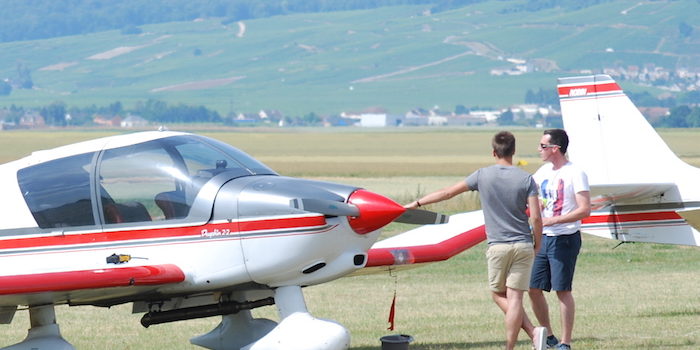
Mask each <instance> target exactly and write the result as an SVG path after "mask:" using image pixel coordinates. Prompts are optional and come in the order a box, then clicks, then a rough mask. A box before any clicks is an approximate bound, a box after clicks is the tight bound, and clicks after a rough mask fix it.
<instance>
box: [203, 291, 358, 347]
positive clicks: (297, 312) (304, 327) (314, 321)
mask: <svg viewBox="0 0 700 350" xmlns="http://www.w3.org/2000/svg"><path fill="white" fill-rule="evenodd" d="M275 304H277V309H278V310H279V315H280V319H281V321H280V323H279V324H275V323H274V322H273V321H270V320H263V319H253V318H252V317H250V312H249V311H247V310H246V311H245V313H239V314H233V315H226V316H223V318H222V321H221V323H220V324H219V326H218V327H216V328H215V329H214V330H212V331H211V332H209V333H207V334H205V335H202V336H199V337H197V338H193V339H192V340H190V342H191V343H193V344H195V345H199V346H202V347H206V348H209V349H213V350H345V349H347V348H348V347H349V346H350V333H349V332H348V330H347V329H345V327H343V326H342V325H340V324H338V323H336V322H333V321H328V320H322V319H318V318H315V317H313V316H312V315H311V314H309V311H308V310H307V309H306V303H305V302H304V295H303V294H302V292H301V287H299V286H286V287H279V288H277V289H276V290H275ZM251 330H254V332H251ZM251 334H255V337H254V338H253V339H251ZM243 339H247V340H245V341H243V342H242V340H243Z"/></svg>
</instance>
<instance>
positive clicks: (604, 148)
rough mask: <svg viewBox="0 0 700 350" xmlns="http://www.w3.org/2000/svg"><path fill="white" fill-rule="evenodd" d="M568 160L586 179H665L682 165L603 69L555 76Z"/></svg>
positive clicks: (602, 181) (597, 181)
mask: <svg viewBox="0 0 700 350" xmlns="http://www.w3.org/2000/svg"><path fill="white" fill-rule="evenodd" d="M558 83H559V84H558V86H557V88H558V92H559V99H560V101H561V112H562V117H563V120H564V128H565V129H566V132H567V133H568V134H569V138H570V140H571V143H570V145H569V151H568V153H569V155H570V157H571V159H572V161H575V163H576V164H577V165H579V166H581V167H582V168H583V169H585V170H586V173H587V174H588V178H589V181H590V182H591V184H613V183H630V182H668V181H669V180H670V176H669V175H670V174H672V173H673V171H674V169H679V168H685V167H686V166H687V165H686V164H685V163H684V162H682V161H681V160H680V159H678V157H676V155H675V154H674V153H673V151H671V149H670V148H669V147H668V146H667V145H666V143H665V142H664V141H663V139H662V138H661V137H660V136H659V135H658V134H657V133H656V131H655V130H654V129H653V128H652V127H651V125H650V124H649V123H648V122H647V121H646V119H645V118H644V116H643V115H642V113H641V112H640V111H639V110H638V109H637V107H635V105H634V104H633V103H632V101H631V100H630V99H629V98H628V97H627V95H625V93H624V92H623V91H622V89H621V88H620V86H619V85H618V84H617V83H616V82H615V81H614V80H613V79H612V78H611V77H610V76H608V75H591V76H582V77H571V78H560V79H558Z"/></svg>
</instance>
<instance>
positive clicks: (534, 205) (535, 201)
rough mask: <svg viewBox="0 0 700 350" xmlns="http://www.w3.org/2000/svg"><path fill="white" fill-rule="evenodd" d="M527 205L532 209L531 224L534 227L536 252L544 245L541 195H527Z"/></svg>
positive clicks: (533, 238) (533, 234)
mask: <svg viewBox="0 0 700 350" xmlns="http://www.w3.org/2000/svg"><path fill="white" fill-rule="evenodd" d="M527 206H528V208H529V209H530V226H531V227H532V240H533V243H534V245H535V247H534V248H535V252H538V251H539V250H540V247H541V245H542V212H541V211H540V200H539V197H538V196H531V197H527Z"/></svg>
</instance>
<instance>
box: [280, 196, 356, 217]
mask: <svg viewBox="0 0 700 350" xmlns="http://www.w3.org/2000/svg"><path fill="white" fill-rule="evenodd" d="M289 205H290V206H291V207H292V208H296V209H299V210H304V211H308V212H313V213H320V214H323V215H330V216H359V215H360V209H359V208H357V207H356V206H354V205H352V204H347V203H343V202H338V201H331V200H325V199H315V198H295V199H292V200H290V201H289Z"/></svg>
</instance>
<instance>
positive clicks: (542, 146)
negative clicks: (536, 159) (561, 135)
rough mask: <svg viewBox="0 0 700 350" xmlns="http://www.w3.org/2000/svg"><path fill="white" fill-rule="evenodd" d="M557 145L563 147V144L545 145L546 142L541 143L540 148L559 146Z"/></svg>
mask: <svg viewBox="0 0 700 350" xmlns="http://www.w3.org/2000/svg"><path fill="white" fill-rule="evenodd" d="M557 147H561V146H559V145H545V144H544V143H540V148H541V149H545V148H557Z"/></svg>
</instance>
